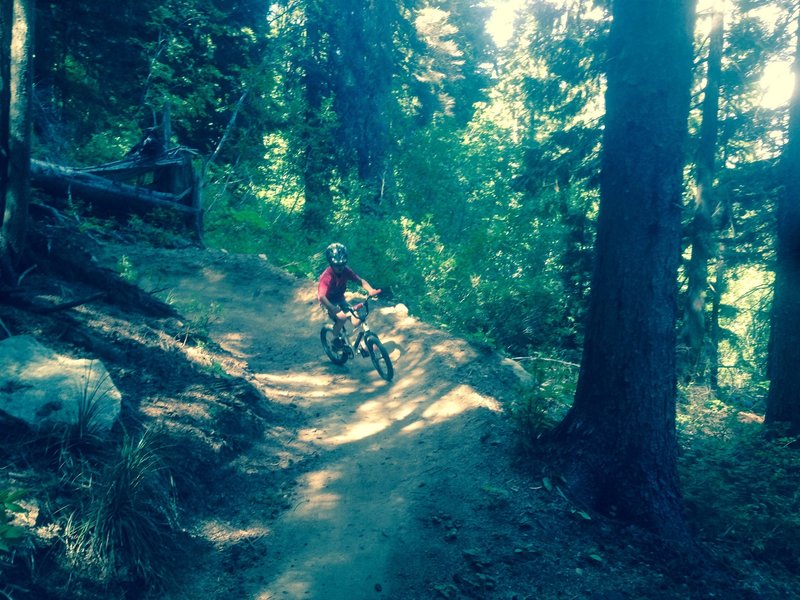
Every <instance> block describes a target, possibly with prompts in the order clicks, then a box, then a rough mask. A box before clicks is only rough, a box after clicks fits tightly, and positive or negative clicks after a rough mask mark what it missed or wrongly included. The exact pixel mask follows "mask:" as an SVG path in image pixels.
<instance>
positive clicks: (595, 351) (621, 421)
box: [554, 0, 694, 543]
mask: <svg viewBox="0 0 800 600" xmlns="http://www.w3.org/2000/svg"><path fill="white" fill-rule="evenodd" d="M613 7H614V8H613V22H612V29H611V37H610V40H609V56H608V62H607V64H608V70H607V73H608V88H607V92H606V118H605V130H604V140H603V151H602V163H601V169H602V170H601V187H600V190H601V202H600V212H599V215H598V224H597V242H596V255H595V268H594V273H593V277H592V289H591V296H590V306H589V314H588V321H587V327H586V337H585V343H584V352H583V359H582V363H581V371H580V376H579V379H578V387H577V391H576V394H575V402H574V404H573V406H572V408H571V409H570V411H569V413H568V414H567V416H566V417H565V419H564V421H563V422H562V423H561V424H560V425H559V426H558V427H557V428H556V430H555V432H554V434H555V439H556V440H560V441H561V442H562V443H563V444H564V446H565V450H566V452H565V453H564V455H563V456H564V461H565V462H564V467H565V470H564V475H565V477H566V478H567V481H568V482H569V484H570V487H571V489H572V490H573V492H575V493H577V494H579V495H580V496H581V497H582V498H583V499H584V500H586V501H587V503H588V504H589V505H591V506H593V507H594V508H596V509H598V510H600V511H602V512H606V513H613V514H616V515H617V516H618V517H620V518H623V519H625V520H627V521H629V522H632V523H636V524H639V525H642V526H645V527H647V528H649V529H651V530H654V531H656V532H657V533H659V534H660V535H662V536H663V537H664V538H667V539H670V540H672V541H674V542H677V543H683V542H687V541H688V540H689V535H688V531H687V528H686V525H685V521H684V518H683V512H682V501H681V495H680V490H679V484H678V472H677V439H676V432H675V395H676V376H675V342H676V333H675V323H676V305H677V284H676V275H677V267H678V260H679V254H680V239H681V219H680V217H681V186H682V169H683V159H684V156H683V151H684V144H685V138H686V132H687V118H688V110H689V98H690V94H689V92H690V83H691V68H692V30H693V22H694V4H693V2H692V1H691V0H658V1H654V2H646V3H645V2H641V0H618V1H617V2H615V3H614V4H613ZM654 65H659V67H658V68H657V69H655V68H654Z"/></svg>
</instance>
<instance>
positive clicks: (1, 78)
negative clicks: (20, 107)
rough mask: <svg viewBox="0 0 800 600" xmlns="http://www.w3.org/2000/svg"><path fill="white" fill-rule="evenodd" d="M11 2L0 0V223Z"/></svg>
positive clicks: (5, 162)
mask: <svg viewBox="0 0 800 600" xmlns="http://www.w3.org/2000/svg"><path fill="white" fill-rule="evenodd" d="M11 9H12V5H11V2H0V225H2V222H3V215H4V214H5V205H6V181H7V178H8V106H9V97H10V90H9V79H10V67H11V14H12V13H11Z"/></svg>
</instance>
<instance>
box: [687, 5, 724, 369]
mask: <svg viewBox="0 0 800 600" xmlns="http://www.w3.org/2000/svg"><path fill="white" fill-rule="evenodd" d="M712 18H713V24H712V27H711V37H710V42H709V52H708V61H707V70H706V87H705V94H704V98H703V115H702V123H701V126H700V140H699V143H698V148H697V158H696V165H695V185H696V189H695V205H694V215H693V217H692V224H691V228H690V232H689V235H690V241H691V246H692V254H691V257H690V259H689V264H688V265H687V267H686V276H687V289H686V296H685V298H684V310H683V327H682V329H681V336H680V337H681V340H680V341H681V343H682V345H683V346H684V347H685V348H686V355H685V356H686V360H685V361H683V364H682V365H681V371H683V375H684V376H685V377H687V378H689V379H700V380H703V379H705V378H706V376H707V375H708V369H707V364H708V361H709V359H710V354H711V353H710V352H709V351H708V350H707V337H706V292H707V290H708V264H709V261H710V260H711V258H712V253H713V251H712V244H713V239H712V237H713V232H714V224H713V221H712V215H713V214H714V177H715V172H716V168H715V162H716V161H715V158H716V153H717V137H718V132H719V116H718V113H719V89H720V83H721V81H720V80H721V73H722V48H723V41H724V27H723V16H722V13H721V12H715V13H714V16H713V17H712Z"/></svg>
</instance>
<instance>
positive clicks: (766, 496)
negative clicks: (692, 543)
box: [678, 390, 800, 572]
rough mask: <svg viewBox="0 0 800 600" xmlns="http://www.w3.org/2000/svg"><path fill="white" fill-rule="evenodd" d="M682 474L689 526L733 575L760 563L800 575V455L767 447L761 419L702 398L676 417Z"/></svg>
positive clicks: (694, 393)
mask: <svg viewBox="0 0 800 600" xmlns="http://www.w3.org/2000/svg"><path fill="white" fill-rule="evenodd" d="M678 421H679V433H680V443H681V457H680V462H679V466H680V469H681V478H682V483H683V493H684V497H685V502H686V508H687V512H688V516H689V519H690V522H691V525H692V526H693V528H694V529H695V531H696V535H697V537H698V539H699V540H700V541H703V542H708V543H709V544H712V545H713V546H714V547H716V548H719V549H725V548H727V549H729V551H725V552H722V551H721V550H718V552H720V553H721V555H720V558H721V559H723V560H725V561H726V562H728V563H730V564H731V566H732V567H734V568H741V567H742V563H743V562H745V561H751V560H758V561H764V562H767V561H768V562H773V563H776V564H781V565H783V566H784V567H785V568H786V569H787V570H789V571H792V572H797V571H798V569H800V487H798V486H797V480H798V478H800V452H798V450H797V449H796V448H794V447H793V446H794V443H795V440H794V439H777V440H768V439H766V437H765V435H764V433H765V432H764V427H763V424H762V422H761V418H760V416H759V415H756V414H755V413H752V412H749V411H742V410H739V409H737V408H736V407H735V406H733V405H731V404H727V403H725V402H723V401H721V400H720V399H718V398H716V397H715V396H713V395H711V394H710V393H707V392H706V391H704V390H689V391H688V392H687V395H686V400H685V401H684V402H682V403H681V404H680V405H679V413H678Z"/></svg>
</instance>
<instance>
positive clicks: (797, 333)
mask: <svg viewBox="0 0 800 600" xmlns="http://www.w3.org/2000/svg"><path fill="white" fill-rule="evenodd" d="M799 22H800V21H799ZM794 69H795V88H794V95H793V96H792V101H791V104H790V107H789V134H788V138H787V143H786V147H785V148H784V150H783V155H782V158H781V177H782V179H783V189H782V190H781V192H780V195H779V196H778V209H777V222H778V231H777V240H776V246H777V248H776V261H775V295H774V298H773V302H772V328H771V334H770V347H769V369H768V371H769V372H768V375H769V378H770V387H769V395H768V397H767V411H766V417H765V423H766V424H767V425H768V426H770V427H772V426H776V425H778V424H786V425H787V426H788V433H790V434H792V435H798V434H800V370H798V365H800V31H798V37H797V50H796V56H795V63H794Z"/></svg>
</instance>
